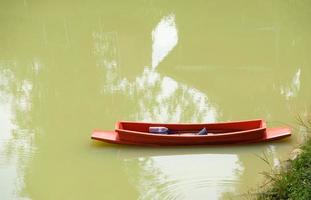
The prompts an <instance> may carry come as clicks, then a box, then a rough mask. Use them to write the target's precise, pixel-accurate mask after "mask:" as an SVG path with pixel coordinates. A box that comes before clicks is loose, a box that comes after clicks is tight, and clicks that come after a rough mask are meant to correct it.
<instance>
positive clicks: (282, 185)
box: [255, 119, 311, 200]
mask: <svg viewBox="0 0 311 200" xmlns="http://www.w3.org/2000/svg"><path fill="white" fill-rule="evenodd" d="M300 122H301V125H302V126H304V127H305V128H306V131H307V132H308V133H310V132H311V119H310V120H309V121H303V120H301V119H300ZM309 135H310V134H309ZM300 149H301V150H302V151H301V153H300V154H299V155H298V156H297V157H296V158H295V159H293V160H289V161H287V164H286V165H285V164H284V165H283V166H282V167H281V169H279V170H277V171H276V170H274V172H272V173H265V175H266V177H267V179H268V183H269V184H268V185H266V186H264V187H263V189H262V191H260V192H259V193H258V194H257V195H255V196H256V199H260V200H261V199H264V200H266V199H271V200H272V199H277V200H279V199H306V200H307V199H308V200H309V199H311V138H310V137H308V138H307V140H306V142H305V143H304V144H303V145H302V146H301V147H300Z"/></svg>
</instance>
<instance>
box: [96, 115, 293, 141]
mask: <svg viewBox="0 0 311 200" xmlns="http://www.w3.org/2000/svg"><path fill="white" fill-rule="evenodd" d="M157 125H165V126H166V127H169V128H171V129H174V128H175V129H176V128H179V129H182V130H193V129H198V128H202V127H208V130H213V128H214V130H216V131H217V130H222V131H225V132H223V133H216V134H211V133H209V134H208V135H202V136H201V135H194V134H172V135H159V134H151V133H147V132H144V131H145V130H146V127H149V126H157ZM124 128H127V129H124ZM228 130H231V131H229V132H228ZM232 130H234V131H232ZM290 132H291V130H290V129H289V128H286V127H284V128H266V124H265V122H264V121H263V120H251V121H243V122H228V123H215V124H153V123H135V122H118V123H117V124H116V130H115V131H101V130H95V131H94V132H93V134H92V139H95V140H100V141H104V142H108V143H114V144H127V145H145V146H178V145H217V144H242V143H255V142H265V141H271V140H277V139H282V138H285V137H289V136H290V135H291V133H290Z"/></svg>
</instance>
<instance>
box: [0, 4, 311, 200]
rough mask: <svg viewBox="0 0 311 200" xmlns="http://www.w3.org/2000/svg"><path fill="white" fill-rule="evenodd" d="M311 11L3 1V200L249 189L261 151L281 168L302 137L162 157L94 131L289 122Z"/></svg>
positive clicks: (304, 96)
mask: <svg viewBox="0 0 311 200" xmlns="http://www.w3.org/2000/svg"><path fill="white" fill-rule="evenodd" d="M247 4H249V5H247ZM309 8H310V4H309V3H308V2H304V1H301V2H292V1H271V2H268V3H262V2H257V3H255V2H251V3H246V4H245V2H236V1H235V2H233V1H219V2H218V1H217V2H212V1H208V2H198V1H196V2H189V3H182V2H178V3H177V2H169V1H156V2H155V1H134V2H132V1H131V2H121V1H114V2H106V1H88V2H73V1H68V2H63V3H61V2H44V3H37V2H32V1H28V0H25V1H21V2H16V1H10V2H1V3H0V11H1V15H0V27H1V28H0V36H1V37H0V44H1V46H0V122H1V123H0V194H1V199H12V198H14V199H15V198H23V197H25V198H29V199H75V200H77V199H137V198H140V199H150V198H159V199H161V198H178V199H187V198H201V197H202V196H203V197H209V198H210V199H217V198H218V199H219V198H226V197H227V195H228V196H230V195H232V194H235V193H241V192H245V191H246V190H247V189H248V188H249V187H253V186H255V185H256V184H257V183H258V181H260V179H261V178H260V176H257V175H258V173H259V172H260V171H261V170H264V169H267V166H265V164H264V163H263V162H261V161H260V159H258V158H257V157H256V156H255V154H261V153H262V152H269V158H270V159H271V160H272V163H273V165H277V164H278V163H279V160H280V159H282V158H284V157H285V158H286V154H287V153H288V152H289V150H290V149H291V145H292V144H295V143H296V141H299V140H300V139H301V138H302V137H300V136H301V135H302V134H303V132H304V131H303V130H302V129H298V130H296V129H295V131H294V136H293V139H291V140H287V141H284V142H280V143H269V144H262V145H246V146H244V147H228V146H222V147H197V148H163V149H150V148H138V147H127V146H122V147H118V146H112V145H106V144H99V143H94V142H91V141H90V139H89V137H90V132H91V130H92V129H93V128H95V127H96V128H105V129H112V128H113V124H114V122H115V121H116V120H122V119H124V120H145V121H147V120H148V121H169V122H179V121H186V122H202V121H227V120H237V119H246V118H259V117H263V118H266V119H267V120H268V125H269V126H277V125H282V124H293V123H294V117H293V116H295V115H296V114H297V113H303V114H307V110H308V103H309V102H310V99H311V96H310V92H309V88H308V85H310V84H309V82H310V79H309V76H310V74H311V71H310V69H311V68H310V57H309V56H308V52H309V51H310V49H311V47H310V44H311V43H310V37H309V35H310V29H309V18H310V13H309ZM254 174H255V175H254ZM188 191H189V192H188ZM237 198H239V196H237Z"/></svg>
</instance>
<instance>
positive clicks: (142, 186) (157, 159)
mask: <svg viewBox="0 0 311 200" xmlns="http://www.w3.org/2000/svg"><path fill="white" fill-rule="evenodd" d="M125 162H126V165H129V166H130V167H133V166H132V165H138V169H139V171H138V172H136V173H137V174H136V175H135V176H131V179H130V181H132V183H133V184H134V185H136V186H137V189H138V191H139V193H140V198H139V199H219V198H220V197H221V195H222V193H223V192H234V190H235V184H236V182H237V181H238V180H239V176H240V175H241V174H242V172H243V170H244V168H243V167H242V166H241V164H240V162H239V158H238V156H237V155H235V154H197V155H192V154H190V155H174V156H152V157H139V158H136V159H125ZM220 166H226V167H220Z"/></svg>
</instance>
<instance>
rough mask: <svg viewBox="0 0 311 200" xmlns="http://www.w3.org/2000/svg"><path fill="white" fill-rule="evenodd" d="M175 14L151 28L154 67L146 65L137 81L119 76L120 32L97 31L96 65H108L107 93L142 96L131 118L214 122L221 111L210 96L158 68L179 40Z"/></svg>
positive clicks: (95, 36)
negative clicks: (159, 71)
mask: <svg viewBox="0 0 311 200" xmlns="http://www.w3.org/2000/svg"><path fill="white" fill-rule="evenodd" d="M177 33H178V31H177V28H176V24H175V16H174V15H168V16H164V17H163V18H162V19H161V20H160V22H159V24H157V26H156V27H155V28H154V30H153V31H152V42H153V44H152V66H151V67H150V66H145V67H144V68H143V72H142V74H141V75H139V76H137V77H136V78H135V79H134V80H129V79H127V78H125V77H124V78H122V77H120V76H119V69H118V51H117V48H116V47H117V40H118V39H117V37H118V35H117V33H114V32H108V33H106V32H94V33H93V39H94V43H95V45H94V51H93V52H94V54H95V55H96V56H97V57H98V62H97V65H98V66H99V67H103V68H105V73H106V80H105V84H104V92H105V93H122V94H124V95H128V96H132V95H136V96H139V98H138V101H137V104H138V108H139V109H138V110H137V112H136V113H133V114H132V116H131V117H130V118H131V119H132V120H139V121H158V122H180V121H188V122H213V121H216V119H217V116H218V113H217V110H216V108H215V106H213V105H212V104H211V103H210V101H209V99H208V97H207V95H206V94H204V93H202V92H200V91H199V90H197V89H195V88H192V87H189V86H187V85H185V84H181V83H179V82H177V81H175V80H174V79H172V78H170V77H168V76H163V75H161V74H160V73H158V72H157V71H156V67H157V66H158V64H159V63H160V62H161V61H162V60H163V59H164V58H165V57H166V56H167V55H168V54H169V52H171V51H172V50H173V49H174V47H175V46H176V45H177V42H178V34H177Z"/></svg>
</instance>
